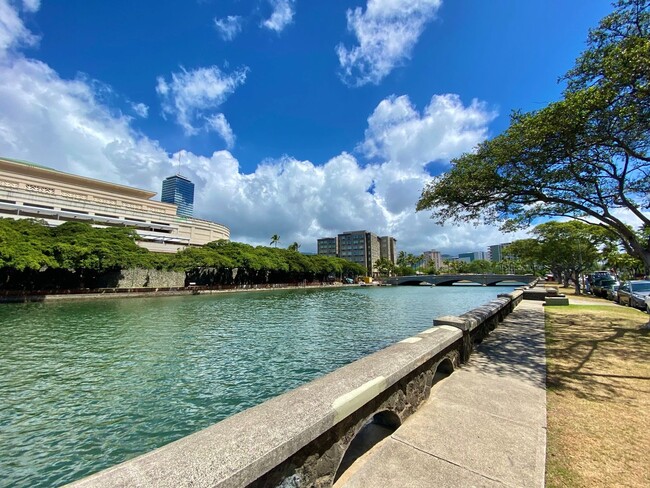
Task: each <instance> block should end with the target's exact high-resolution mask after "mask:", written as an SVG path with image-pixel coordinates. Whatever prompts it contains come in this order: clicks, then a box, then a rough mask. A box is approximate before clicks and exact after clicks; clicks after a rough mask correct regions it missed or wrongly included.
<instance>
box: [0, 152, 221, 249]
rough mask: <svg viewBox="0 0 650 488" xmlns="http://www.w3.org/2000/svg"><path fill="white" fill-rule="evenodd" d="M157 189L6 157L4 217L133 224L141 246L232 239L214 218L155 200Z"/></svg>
mask: <svg viewBox="0 0 650 488" xmlns="http://www.w3.org/2000/svg"><path fill="white" fill-rule="evenodd" d="M155 195H156V193H155V192H151V191H147V190H140V189H138V188H132V187H128V186H123V185H116V184H114V183H108V182H106V181H100V180H95V179H92V178H85V177H83V176H77V175H72V174H69V173H64V172H62V171H57V170H54V169H51V168H46V167H44V166H38V165H36V164H31V163H27V162H24V161H17V160H13V159H8V158H2V157H0V217H4V218H13V219H21V218H35V219H42V220H44V221H45V222H46V223H47V224H48V225H51V226H56V225H60V224H62V223H63V222H67V221H85V222H90V223H91V224H92V225H94V226H97V227H109V226H119V227H133V228H135V231H136V232H137V233H138V234H139V235H140V237H141V238H142V240H141V241H139V242H138V244H139V245H141V246H142V247H145V248H147V249H149V250H150V251H155V252H176V251H178V250H180V249H184V248H186V247H188V246H203V245H205V244H207V243H208V242H211V241H216V240H219V239H230V229H228V227H226V226H225V225H221V224H218V223H216V222H210V221H208V220H201V219H196V218H192V217H182V216H178V215H176V205H173V204H169V203H162V202H158V201H155V200H151V198H153V197H154V196H155Z"/></svg>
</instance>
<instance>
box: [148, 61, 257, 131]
mask: <svg viewBox="0 0 650 488" xmlns="http://www.w3.org/2000/svg"><path fill="white" fill-rule="evenodd" d="M181 69H182V71H180V72H178V73H172V75H171V80H170V81H167V80H165V78H163V77H162V76H159V77H158V80H157V81H158V84H157V86H156V92H157V93H158V95H160V98H161V99H162V108H163V113H164V114H168V115H171V116H173V117H175V118H176V122H178V124H179V125H180V126H181V127H183V130H184V131H185V133H186V134H187V135H195V134H197V133H198V132H199V131H200V129H199V128H197V127H195V125H194V124H195V123H196V122H197V121H201V122H202V123H204V122H205V118H206V117H210V116H211V115H213V113H212V112H213V111H214V110H216V109H218V108H219V107H220V106H221V105H222V104H223V103H224V102H225V101H226V99H227V98H228V97H229V96H230V95H232V93H234V91H235V90H236V89H237V87H239V86H240V85H242V84H243V83H244V82H245V81H246V74H247V72H248V69H247V68H241V69H239V70H237V71H234V72H233V73H230V74H226V73H223V72H222V71H221V70H220V69H219V68H218V67H216V66H210V67H208V68H197V69H195V70H193V71H187V70H185V69H184V68H181Z"/></svg>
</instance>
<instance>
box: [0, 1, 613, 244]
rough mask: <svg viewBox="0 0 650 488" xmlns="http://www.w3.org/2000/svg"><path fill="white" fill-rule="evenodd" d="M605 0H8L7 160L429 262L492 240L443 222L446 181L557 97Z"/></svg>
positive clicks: (295, 235)
mask: <svg viewBox="0 0 650 488" xmlns="http://www.w3.org/2000/svg"><path fill="white" fill-rule="evenodd" d="M611 9H612V8H611V5H610V3H609V2H607V1H601V0H572V1H566V0H564V1H560V0H546V1H541V0H540V1H532V0H530V1H515V0H508V1H506V0H494V1H480V0H473V1H470V0H455V1H451V0H447V1H440V0H367V1H366V0H363V1H362V0H358V1H347V0H341V1H338V0H334V1H322V0H321V1H318V0H311V1H308V0H293V1H292V0H232V1H226V0H219V1H218V0H186V1H182V2H181V1H164V0H157V1H155V2H154V1H149V0H139V1H138V2H133V1H127V0H112V1H111V2H108V1H92V2H89V1H87V0H65V1H48V0H41V1H39V0H15V1H12V0H0V155H3V156H7V157H13V158H18V159H24V160H28V161H32V162H35V163H39V164H43V165H47V166H51V167H54V168H57V169H60V170H62V171H68V172H72V173H77V174H83V175H85V176H90V177H95V178H99V179H105V180H109V181H114V182H117V183H122V184H128V185H133V186H138V187H142V188H147V189H153V190H156V191H159V190H160V182H161V180H162V179H163V178H164V177H165V176H168V175H169V174H173V173H174V172H175V171H176V165H177V163H178V160H179V159H180V164H181V172H182V173H183V174H186V175H188V176H189V177H190V178H192V179H193V180H194V181H195V183H196V185H197V195H196V200H197V202H196V205H195V208H196V210H195V214H196V215H197V216H198V217H202V218H207V219H211V220H215V221H217V222H221V223H224V224H226V225H228V226H229V227H230V228H231V231H232V238H233V239H234V240H240V241H245V242H250V243H252V244H268V241H269V237H270V236H271V235H273V234H279V235H280V236H281V240H282V243H283V244H285V245H288V244H290V243H292V242H294V241H297V242H299V243H300V244H301V245H302V248H301V249H302V250H304V251H313V250H315V244H316V239H317V238H318V237H321V236H329V235H335V234H336V233H338V232H342V231H346V230H357V229H368V230H371V231H374V232H376V233H377V234H380V235H386V234H390V235H393V236H395V237H396V238H397V239H398V247H399V248H400V249H404V250H406V251H409V252H414V253H419V252H422V251H425V250H429V249H438V250H441V251H443V252H450V253H455V252H462V251H477V250H484V249H485V247H486V246H488V245H490V244H495V243H498V242H503V241H507V240H510V239H512V238H513V237H514V236H503V235H501V233H500V232H498V230H496V229H494V228H492V227H485V226H483V227H479V228H478V229H476V228H474V227H472V226H468V225H453V223H451V224H450V225H446V226H444V227H439V226H436V225H434V224H433V222H432V221H431V220H430V219H428V217H427V215H426V214H423V213H418V214H416V213H415V211H414V205H415V202H416V201H417V198H418V196H419V194H420V192H421V190H422V188H423V186H424V184H426V182H427V181H428V180H429V179H430V177H431V175H436V174H440V173H441V172H443V171H445V170H446V169H447V168H448V167H449V160H450V159H451V158H453V157H455V156H458V155H460V154H462V153H463V152H466V151H471V150H472V148H473V147H474V146H475V145H476V144H477V143H478V142H480V141H482V140H484V139H485V138H488V137H491V136H494V135H496V134H498V133H500V132H501V131H503V130H504V129H505V128H507V126H508V120H509V114H510V112H511V111H512V110H517V109H521V110H524V111H528V110H534V109H539V108H542V107H543V106H545V105H546V104H548V103H549V102H552V101H554V100H557V99H558V98H559V97H560V95H561V91H562V85H561V84H558V78H559V77H560V76H561V75H562V74H563V73H564V72H566V71H567V70H568V69H569V68H570V67H571V66H572V63H573V61H574V59H575V58H576V56H578V55H579V53H580V52H581V51H582V50H583V49H584V48H585V40H586V37H587V32H588V29H589V28H590V27H594V26H596V24H597V23H598V21H599V20H600V19H601V18H602V17H603V16H605V15H606V14H607V13H609V12H610V11H611Z"/></svg>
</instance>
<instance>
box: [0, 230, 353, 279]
mask: <svg viewBox="0 0 650 488" xmlns="http://www.w3.org/2000/svg"><path fill="white" fill-rule="evenodd" d="M137 239H138V235H137V234H136V233H135V231H134V230H132V229H129V228H118V227H109V228H95V227H92V226H91V225H90V224H88V223H86V222H66V223H64V224H62V225H60V226H58V227H48V226H47V225H44V223H42V222H39V221H36V220H29V219H24V220H13V219H0V286H4V287H5V288H7V287H9V288H39V287H46V288H57V287H63V288H77V287H84V286H92V285H93V283H94V282H96V280H97V278H99V277H100V276H101V275H102V274H104V273H107V272H110V271H116V270H121V269H129V268H145V269H154V268H155V269H174V270H183V271H185V272H186V274H187V276H188V277H189V278H190V281H193V282H196V283H199V284H208V285H217V284H237V285H240V284H259V283H291V282H294V283H295V282H300V281H304V280H307V281H313V280H320V281H326V280H328V279H330V278H333V279H340V278H341V277H355V276H358V275H363V274H365V273H366V269H365V268H364V267H363V266H360V265H358V264H355V263H352V262H350V261H347V260H345V259H340V258H332V257H327V256H318V255H315V256H309V255H304V254H301V253H299V252H297V248H295V246H294V247H293V248H292V249H280V248H278V247H264V246H258V247H253V246H250V245H248V244H242V243H238V242H230V241H226V240H221V241H214V242H211V243H209V244H207V245H206V246H204V247H201V248H198V247H188V248H186V249H184V250H182V251H180V252H178V253H176V254H159V253H153V252H150V251H148V250H147V249H144V248H142V247H140V246H138V245H137V243H136V241H137ZM290 247H291V246H290Z"/></svg>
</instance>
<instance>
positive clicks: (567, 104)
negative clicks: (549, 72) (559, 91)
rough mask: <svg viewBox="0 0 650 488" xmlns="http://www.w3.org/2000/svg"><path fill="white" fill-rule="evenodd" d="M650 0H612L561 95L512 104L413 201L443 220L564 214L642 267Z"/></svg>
mask: <svg viewBox="0 0 650 488" xmlns="http://www.w3.org/2000/svg"><path fill="white" fill-rule="evenodd" d="M649 2H650V0H620V1H619V2H618V4H617V7H616V10H615V11H614V12H613V13H612V14H610V15H609V16H607V17H605V18H604V19H603V20H602V21H601V23H600V25H599V26H598V28H596V29H593V30H592V31H591V32H590V34H589V38H588V48H587V50H586V51H585V52H584V53H583V54H582V55H581V56H580V57H579V58H578V59H577V60H576V63H575V67H574V68H573V69H572V70H570V71H569V72H568V73H567V74H566V76H565V77H564V79H565V80H566V82H567V89H566V91H565V92H564V96H563V99H562V100H560V101H557V102H554V103H551V104H550V105H548V106H547V107H545V108H543V109H541V110H539V111H534V112H530V113H514V114H513V115H512V119H511V125H510V127H509V128H508V129H507V130H506V131H505V132H504V133H502V134H501V135H499V136H497V137H495V138H494V139H492V140H489V141H486V142H483V143H482V144H480V145H479V146H478V147H477V149H476V151H475V152H474V153H471V154H464V155H462V156H461V157H459V158H457V159H455V160H454V161H452V168H451V170H450V171H449V172H447V173H445V174H443V175H441V176H439V177H437V178H435V179H434V180H433V181H432V182H431V183H430V184H429V185H428V186H427V187H426V188H425V189H424V191H423V192H422V196H421V198H420V200H419V202H418V205H417V209H418V210H431V211H432V218H434V219H435V220H437V221H438V222H439V223H443V222H446V221H449V220H462V221H474V222H485V223H497V222H498V223H501V224H502V228H504V229H505V230H510V229H513V228H516V227H523V226H527V225H530V224H531V223H532V222H534V221H535V219H538V218H540V217H569V218H572V219H576V220H580V221H584V222H588V223H591V224H593V225H598V226H601V227H603V228H606V229H609V230H611V231H612V232H614V233H616V234H617V235H618V236H619V238H620V239H621V243H622V245H623V246H624V247H625V249H626V251H627V252H629V253H630V254H633V255H635V256H637V257H638V258H640V259H641V260H642V261H643V262H644V263H645V265H646V267H650V242H648V239H644V238H641V235H640V233H639V232H637V231H635V230H634V228H631V227H630V226H629V225H628V224H627V223H626V221H625V220H624V219H623V218H622V217H621V215H622V213H623V212H621V211H620V209H623V210H624V211H626V212H627V213H628V214H629V215H631V216H632V217H631V218H633V219H635V220H636V222H637V224H638V225H637V226H638V228H639V229H641V230H642V232H645V229H650V217H649V214H648V213H647V210H648V209H649V208H650V152H649V143H650V96H649V95H650V37H649V33H650V12H649Z"/></svg>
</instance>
